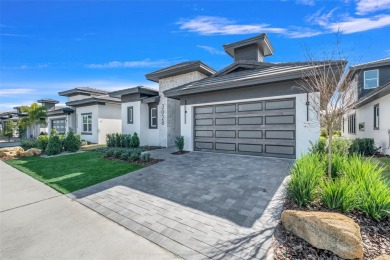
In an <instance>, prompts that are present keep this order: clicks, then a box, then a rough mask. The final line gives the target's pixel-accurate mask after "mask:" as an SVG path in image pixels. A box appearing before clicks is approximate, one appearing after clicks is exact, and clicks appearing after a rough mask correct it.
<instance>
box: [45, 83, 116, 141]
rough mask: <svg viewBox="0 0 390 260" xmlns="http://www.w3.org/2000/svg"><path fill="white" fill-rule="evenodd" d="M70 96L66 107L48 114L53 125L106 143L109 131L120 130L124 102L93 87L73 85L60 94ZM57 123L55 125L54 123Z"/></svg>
mask: <svg viewBox="0 0 390 260" xmlns="http://www.w3.org/2000/svg"><path fill="white" fill-rule="evenodd" d="M58 94H59V95H60V96H65V97H68V102H66V105H67V107H65V108H62V109H61V110H58V111H55V112H53V113H52V114H50V115H49V116H48V119H49V121H50V120H51V122H52V123H51V126H52V127H53V126H56V127H58V126H59V125H60V126H61V129H63V128H65V131H68V129H69V128H72V129H73V130H74V131H75V132H76V133H77V134H80V136H81V139H82V140H86V141H89V142H91V143H97V144H104V143H106V134H108V133H118V132H121V101H120V99H118V98H114V97H110V96H108V92H106V91H103V90H98V89H94V88H74V89H71V90H66V91H62V92H59V93H58ZM53 123H54V124H53Z"/></svg>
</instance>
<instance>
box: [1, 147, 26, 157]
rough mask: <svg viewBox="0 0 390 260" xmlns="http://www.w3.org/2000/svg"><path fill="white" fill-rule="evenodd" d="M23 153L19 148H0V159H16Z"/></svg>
mask: <svg viewBox="0 0 390 260" xmlns="http://www.w3.org/2000/svg"><path fill="white" fill-rule="evenodd" d="M23 152H24V150H23V148H22V147H20V146H15V147H5V148H0V157H1V158H3V157H16V156H19V155H20V154H21V153H23Z"/></svg>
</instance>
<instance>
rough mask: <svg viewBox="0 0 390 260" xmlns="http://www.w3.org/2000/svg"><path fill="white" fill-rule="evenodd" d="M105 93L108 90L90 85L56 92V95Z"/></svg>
mask: <svg viewBox="0 0 390 260" xmlns="http://www.w3.org/2000/svg"><path fill="white" fill-rule="evenodd" d="M107 94H108V92H107V91H105V90H101V89H96V88H90V87H78V88H74V89H70V90H65V91H61V92H58V95H60V96H65V97H69V96H75V95H87V96H92V95H107Z"/></svg>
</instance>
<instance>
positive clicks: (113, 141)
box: [106, 133, 139, 148]
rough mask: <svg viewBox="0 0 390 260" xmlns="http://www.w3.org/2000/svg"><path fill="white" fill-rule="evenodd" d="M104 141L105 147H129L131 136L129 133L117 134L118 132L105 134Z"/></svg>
mask: <svg viewBox="0 0 390 260" xmlns="http://www.w3.org/2000/svg"><path fill="white" fill-rule="evenodd" d="M137 138H138V137H137ZM106 143H107V147H121V148H129V147H132V146H131V144H132V137H131V135H130V134H119V133H113V134H107V135H106ZM138 146H139V139H138ZM138 146H137V147H138Z"/></svg>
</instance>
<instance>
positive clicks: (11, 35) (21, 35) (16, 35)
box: [0, 33, 31, 37]
mask: <svg viewBox="0 0 390 260" xmlns="http://www.w3.org/2000/svg"><path fill="white" fill-rule="evenodd" d="M0 36H5V37H31V35H27V34H16V33H0Z"/></svg>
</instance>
